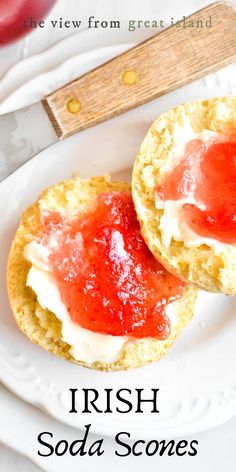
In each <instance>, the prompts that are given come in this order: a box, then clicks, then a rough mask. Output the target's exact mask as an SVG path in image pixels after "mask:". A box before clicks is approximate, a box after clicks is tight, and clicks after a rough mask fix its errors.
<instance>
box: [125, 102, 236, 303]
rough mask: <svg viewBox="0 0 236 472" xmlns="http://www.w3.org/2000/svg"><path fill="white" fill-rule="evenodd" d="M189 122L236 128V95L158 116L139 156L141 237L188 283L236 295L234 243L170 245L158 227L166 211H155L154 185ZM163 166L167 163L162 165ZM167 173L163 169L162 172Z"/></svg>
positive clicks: (135, 181) (135, 186) (197, 126)
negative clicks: (216, 245) (166, 243)
mask: <svg viewBox="0 0 236 472" xmlns="http://www.w3.org/2000/svg"><path fill="white" fill-rule="evenodd" d="M186 120H187V122H188V123H189V124H190V125H191V128H192V129H193V131H194V132H195V133H196V134H198V133H200V132H201V131H202V130H203V129H208V130H211V131H214V132H217V133H221V134H223V133H226V132H228V131H229V130H231V131H232V130H235V127H236V97H223V98H215V99H210V100H203V101H195V102H187V103H185V104H183V105H180V106H177V107H175V108H172V109H171V110H170V111H169V112H167V113H165V114H163V115H161V116H159V117H158V118H157V119H156V121H154V123H153V124H152V126H151V128H150V129H149V131H148V133H147V135H146V137H145V138H144V141H143V143H142V145H141V148H140V150H139V153H138V155H137V157H136V160H135V164H134V169H133V176H132V194H133V199H134V204H135V208H136V212H137V215H138V219H139V221H140V224H141V232H142V235H143V237H144V239H145V241H146V243H147V245H148V247H149V249H150V250H151V251H152V253H153V255H154V257H156V258H157V259H159V260H160V261H161V262H162V264H163V265H164V266H165V267H166V268H167V269H168V270H169V271H170V272H173V273H174V274H176V275H178V276H179V277H180V278H182V279H183V280H185V281H186V282H191V283H193V284H195V285H197V286H198V287H200V288H203V289H205V290H208V291H211V292H222V293H225V294H229V295H232V294H235V293H236V282H235V280H236V247H235V245H234V246H233V245H232V246H231V247H230V246H229V245H222V249H221V250H220V251H216V250H215V249H214V248H213V247H211V246H209V245H207V244H201V245H199V246H196V247H193V246H190V247H188V246H186V245H185V244H184V242H180V241H176V240H173V239H172V241H171V243H170V246H169V247H166V246H165V245H164V244H163V241H162V234H161V231H160V229H159V224H160V219H161V216H162V215H163V210H157V209H156V207H155V200H154V188H155V185H157V184H158V182H160V180H161V179H163V176H165V172H166V171H165V170H164V169H166V168H168V166H167V164H168V165H170V167H171V166H172V165H173V164H172V163H173V155H174V154H173V148H174V135H175V133H176V131H177V130H178V129H179V127H182V126H183V125H184V123H186ZM164 166H165V167H164ZM163 171H164V172H163Z"/></svg>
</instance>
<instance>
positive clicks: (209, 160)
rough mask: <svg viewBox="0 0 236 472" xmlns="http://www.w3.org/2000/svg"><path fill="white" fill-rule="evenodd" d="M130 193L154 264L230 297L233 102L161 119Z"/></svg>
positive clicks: (234, 267) (235, 193)
mask: <svg viewBox="0 0 236 472" xmlns="http://www.w3.org/2000/svg"><path fill="white" fill-rule="evenodd" d="M132 194H133V199H134V204H135V208H136V212H137V215H138V219H139V221H140V224H141V232H142V235H143V237H144V239H145V241H146V243H147V245H148V247H149V249H150V250H151V252H152V253H153V255H154V257H155V258H157V259H158V260H160V261H161V262H162V263H163V265H164V266H165V267H167V268H168V269H169V270H170V271H171V272H172V273H174V274H176V275H178V276H179V277H181V278H182V279H183V280H185V281H188V282H191V283H193V284H196V285H198V286H199V287H201V288H203V289H205V290H208V291H212V292H222V293H225V294H229V295H230V294H236V97H231V96H229V97H223V98H214V99H209V100H203V101H195V102H189V103H184V104H183V105H180V106H177V107H175V108H172V109H171V110H170V111H169V112H167V113H164V114H162V115H160V116H159V117H158V118H157V119H156V121H155V122H154V123H153V124H152V126H151V128H150V129H149V131H148V133H147V135H146V137H145V138H144V141H143V143H142V145H141V148H140V151H139V153H138V155H137V158H136V161H135V164H134V169H133V177H132Z"/></svg>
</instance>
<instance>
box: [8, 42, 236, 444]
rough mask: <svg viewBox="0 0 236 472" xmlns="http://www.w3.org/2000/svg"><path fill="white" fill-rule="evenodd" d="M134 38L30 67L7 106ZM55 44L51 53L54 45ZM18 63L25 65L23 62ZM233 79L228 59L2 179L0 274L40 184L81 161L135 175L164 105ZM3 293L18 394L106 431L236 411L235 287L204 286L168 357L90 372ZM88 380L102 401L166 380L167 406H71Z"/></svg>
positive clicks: (182, 427)
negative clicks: (41, 342)
mask: <svg viewBox="0 0 236 472" xmlns="http://www.w3.org/2000/svg"><path fill="white" fill-rule="evenodd" d="M66 42H67V40H66V41H64V42H63V41H62V42H61V43H60V44H61V48H65V47H66V46H64V43H65V44H66ZM103 46H104V45H103ZM57 47H58V46H57ZM127 47H128V46H125V45H124V44H123V45H121V44H117V45H115V46H110V47H107V48H104V47H103V48H102V49H97V50H94V51H91V50H90V51H89V52H87V53H86V54H81V55H79V56H75V57H73V58H70V59H69V60H68V61H66V62H64V63H63V64H62V65H60V66H59V67H57V68H56V69H53V70H50V71H49V72H47V71H46V70H45V69H44V73H41V74H40V75H36V76H35V77H32V74H31V75H30V80H29V81H28V82H26V83H25V84H24V85H21V86H20V88H19V89H18V90H15V91H14V93H13V94H12V95H10V96H9V97H8V98H7V100H6V101H5V102H3V103H2V105H1V107H0V112H3V111H7V110H10V109H13V108H14V107H19V106H21V105H25V104H26V103H31V102H33V101H35V100H38V99H40V98H41V96H42V95H43V94H46V93H47V92H49V91H51V90H52V89H54V88H56V87H58V86H59V85H62V84H63V83H65V82H66V81H69V80H71V79H72V78H74V77H75V76H76V75H80V74H82V73H83V72H84V71H85V70H89V69H90V68H92V67H94V66H95V65H97V64H99V63H101V62H103V61H105V60H107V59H109V58H110V57H112V56H113V55H115V54H118V53H119V52H121V51H123V50H124V49H125V48H127ZM49 53H50V54H52V53H51V51H50V50H49ZM57 53H58V51H57ZM64 53H65V51H64V49H63V50H62V54H64ZM63 57H64V56H63ZM37 61H40V56H38V57H34V58H32V59H31V62H30V60H29V59H28V60H27V68H29V69H30V70H31V68H32V67H36V69H37V65H38V62H37ZM49 63H50V61H47V60H46V53H44V64H47V67H48V68H49ZM22 67H25V64H24V63H22ZM17 68H18V70H19V68H20V66H19V65H18V66H17ZM41 72H42V71H41ZM13 73H14V71H13V72H12V73H11V76H12V75H13ZM5 80H7V77H6V78H5ZM0 88H1V87H0ZM235 88H236V83H235V67H234V66H231V67H228V68H226V69H224V70H222V71H220V72H218V73H216V74H214V75H211V76H209V77H207V78H205V79H202V80H199V81H197V82H195V83H193V84H191V85H188V86H185V87H183V88H181V89H179V90H177V91H175V92H172V93H170V94H168V95H166V96H164V97H161V98H159V99H158V100H156V101H153V102H152V103H149V104H147V105H145V106H142V107H140V108H139V109H136V110H134V111H131V112H129V113H127V114H125V115H123V116H120V117H117V118H115V119H113V120H111V121H108V122H106V123H104V124H101V125H98V126H96V127H95V128H92V129H89V130H86V131H84V132H83V133H80V134H78V135H77V136H73V137H71V138H69V139H67V140H66V141H64V142H61V143H59V144H56V145H54V146H53V147H51V148H50V149H48V150H47V151H45V152H43V153H41V155H39V156H37V157H36V158H34V159H32V160H31V161H30V162H29V163H28V164H27V165H25V166H24V167H22V168H21V169H19V170H18V171H17V172H16V173H15V174H13V175H12V176H11V177H10V178H8V179H7V180H6V181H5V182H3V183H2V184H1V185H0V201H1V209H0V221H1V236H0V238H1V239H0V247H1V251H0V258H1V259H0V265H1V267H0V270H1V273H0V275H1V280H2V281H4V280H5V272H6V260H7V254H8V250H9V247H10V243H11V239H12V237H13V235H14V232H15V230H16V227H17V224H18V221H19V217H20V214H21V212H22V211H23V209H24V208H25V207H26V206H27V205H29V204H30V203H32V202H33V201H34V200H35V199H36V198H37V196H38V194H39V193H40V191H41V190H42V189H43V188H45V187H47V186H48V185H51V184H53V183H55V182H57V181H59V180H61V179H64V178H67V177H69V176H71V174H72V173H73V172H75V171H80V174H81V176H82V177H86V176H89V175H98V174H102V173H105V172H109V173H111V174H112V175H113V176H115V177H116V178H117V177H119V178H123V177H126V176H128V175H130V170H131V167H132V163H133V159H134V156H135V154H136V151H137V149H138V146H139V144H140V142H141V140H142V138H143V136H144V134H145V132H146V131H147V129H148V127H149V125H150V123H151V122H152V120H153V119H154V118H155V117H156V116H157V115H158V114H159V113H160V112H162V111H164V110H167V109H168V108H170V107H171V106H172V105H175V104H178V103H181V102H182V101H184V100H190V99H195V98H206V97H209V96H214V95H223V94H227V93H233V92H234V91H235ZM0 91H1V90H0ZM39 129H40V126H39ZM0 302H1V316H0V379H1V380H2V382H3V383H5V384H6V385H7V386H8V387H9V388H10V389H11V390H13V391H14V392H15V393H16V394H17V395H19V396H20V397H22V398H24V399H25V400H27V401H28V402H30V403H32V404H34V405H37V406H39V407H40V408H42V409H43V410H45V411H47V412H48V413H49V414H51V415H53V416H55V417H56V418H58V419H60V420H62V421H63V422H65V423H68V424H71V425H73V426H75V427H81V426H83V425H85V424H88V423H92V429H93V431H94V432H97V433H102V434H104V435H113V434H116V433H117V432H118V431H120V430H121V429H124V423H125V430H126V431H129V432H130V433H131V435H132V437H142V438H164V437H166V438H167V437H175V436H183V435H187V434H194V433H196V432H200V431H203V430H206V429H209V428H211V427H213V426H216V425H217V424H220V423H222V422H224V421H226V420H227V419H229V418H231V417H232V416H233V415H235V414H236V371H235V359H236V343H235V332H236V316H235V311H236V304H235V298H233V297H224V296H218V295H212V294H206V293H203V292H202V293H201V294H200V295H199V300H198V303H197V307H196V312H195V316H194V319H193V320H192V321H191V323H190V324H189V326H188V327H187V328H186V329H185V331H184V333H183V334H182V336H181V338H180V339H179V340H178V341H177V342H176V344H175V346H174V347H173V348H172V349H171V350H170V352H169V353H168V355H167V356H166V357H165V358H164V359H163V360H162V361H161V362H159V363H157V364H153V365H150V366H147V367H145V368H142V369H137V370H133V371H129V372H117V373H101V372H92V371H90V370H87V369H84V368H80V367H78V366H75V365H73V364H71V363H69V362H65V361H63V360H61V359H57V358H56V357H54V356H53V355H51V354H49V353H47V352H45V351H43V350H42V349H40V348H39V347H37V346H35V345H33V344H32V343H31V342H30V341H29V340H28V339H27V338H26V337H25V336H24V335H23V334H22V333H21V332H20V331H19V330H18V328H17V327H16V325H15V322H14V319H13V316H12V313H11V311H10V309H9V306H8V301H7V295H6V287H5V282H2V284H1V287H0ZM85 387H87V388H96V389H97V390H99V392H101V403H100V405H102V404H103V403H104V401H103V400H104V399H103V398H102V392H103V389H104V388H113V389H114V392H115V391H116V390H118V389H120V388H129V389H133V390H134V389H135V388H145V389H151V388H159V389H160V392H159V398H160V404H159V409H160V413H159V414H157V415H155V414H150V413H148V412H147V411H146V412H145V413H144V414H143V415H139V414H134V413H130V414H128V415H121V414H120V415H119V414H118V413H113V414H98V413H95V414H90V415H86V414H77V415H76V414H75V415H73V414H68V410H69V397H68V389H69V388H85ZM146 391H147V390H146ZM80 402H81V397H80V400H79V404H80Z"/></svg>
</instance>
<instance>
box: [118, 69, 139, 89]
mask: <svg viewBox="0 0 236 472" xmlns="http://www.w3.org/2000/svg"><path fill="white" fill-rule="evenodd" d="M121 80H122V82H123V84H125V85H134V84H136V83H137V82H138V74H137V72H135V71H134V70H125V71H124V72H123V74H122V76H121Z"/></svg>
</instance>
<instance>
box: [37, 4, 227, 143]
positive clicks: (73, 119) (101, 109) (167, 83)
mask: <svg viewBox="0 0 236 472" xmlns="http://www.w3.org/2000/svg"><path fill="white" fill-rule="evenodd" d="M191 21H192V22H193V23H192V25H194V26H190V25H191V23H190V22H191ZM196 21H198V22H199V23H198V26H196ZM201 22H202V23H201ZM206 22H208V23H206ZM201 24H203V26H202V27H201ZM187 25H188V26H187ZM207 25H208V26H207ZM235 59H236V11H235V10H234V9H233V7H232V6H231V5H230V4H228V3H223V2H217V3H213V4H211V5H209V6H207V7H206V8H203V9H202V10H199V11H198V12H196V13H194V14H193V15H191V16H189V17H187V18H186V19H185V20H182V22H180V23H177V24H176V25H174V26H172V27H170V28H168V29H166V30H163V32H161V33H158V34H156V35H155V36H153V37H152V38H151V39H148V40H146V41H144V42H143V43H140V44H139V45H138V46H136V47H134V48H132V49H129V50H128V51H127V52H125V53H123V54H121V55H119V56H117V57H115V58H114V59H112V60H110V61H108V62H106V63H105V64H103V65H101V66H99V67H97V68H96V69H94V70H92V71H91V72H88V73H87V74H85V75H83V76H81V77H80V78H78V79H76V80H73V81H72V82H70V83H69V84H67V85H66V86H64V87H62V88H60V89H58V90H56V91H55V92H53V93H51V94H50V95H48V96H47V97H46V98H45V99H44V100H43V105H44V107H45V109H46V111H47V113H48V115H49V117H50V119H51V122H52V124H53V126H54V128H55V130H56V132H57V135H58V136H59V138H64V137H67V136H69V135H71V134H74V133H76V132H78V131H81V130H83V129H85V128H87V127H89V126H92V125H94V124H97V123H100V122H102V121H104V120H107V119H109V118H112V117H114V116H116V115H119V114H120V113H123V112H126V111H128V110H130V109H132V108H134V107H137V106H138V105H142V104H143V103H145V102H147V101H149V100H152V99H154V98H156V97H158V96H160V95H162V94H164V93H167V92H169V91H171V90H174V89H176V88H177V87H180V86H181V85H184V84H186V83H188V82H191V81H193V80H195V79H197V78H199V77H201V76H203V75H205V74H208V73H210V72H212V71H214V70H216V69H218V68H220V67H222V66H224V65H227V64H229V63H230V62H233V61H234V60H235Z"/></svg>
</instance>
